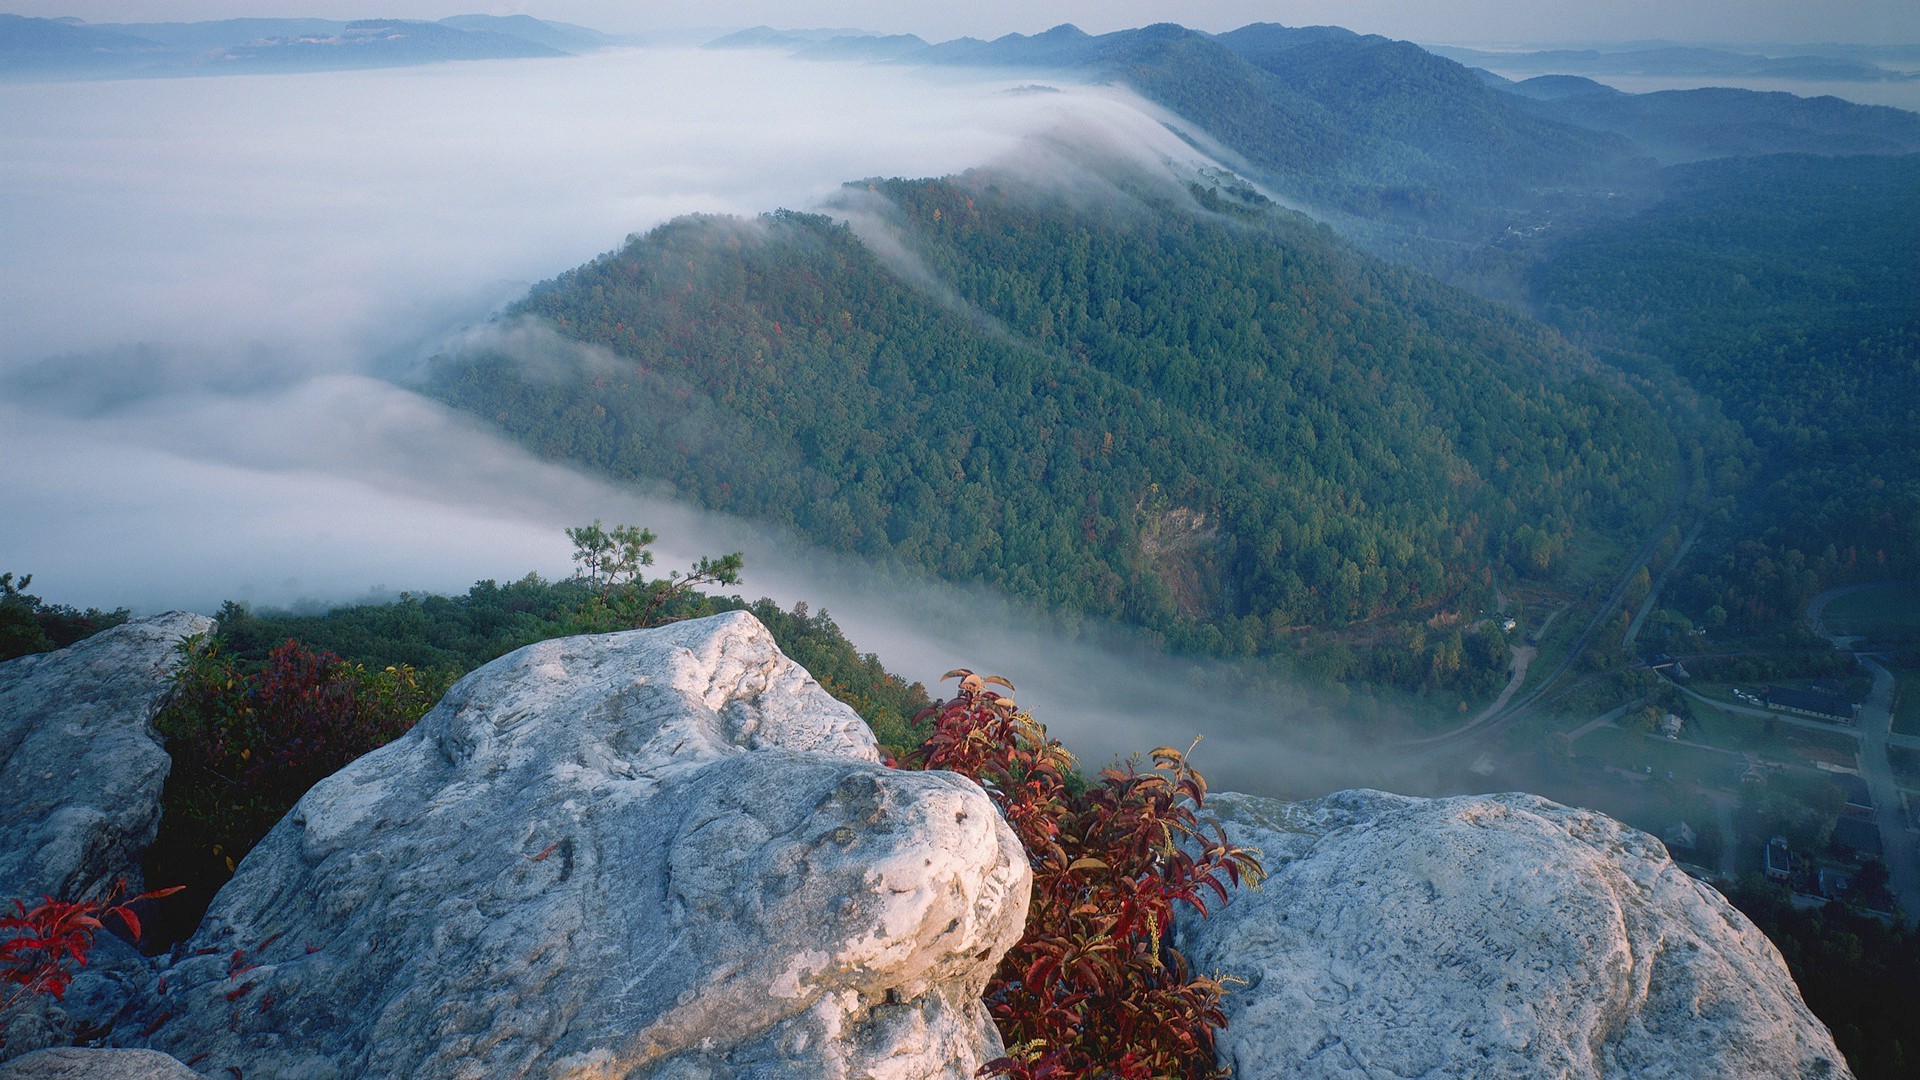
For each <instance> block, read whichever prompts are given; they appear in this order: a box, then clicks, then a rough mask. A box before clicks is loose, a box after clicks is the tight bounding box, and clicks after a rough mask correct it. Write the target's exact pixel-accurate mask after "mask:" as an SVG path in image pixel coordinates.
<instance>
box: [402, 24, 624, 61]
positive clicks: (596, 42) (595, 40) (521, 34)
mask: <svg viewBox="0 0 1920 1080" xmlns="http://www.w3.org/2000/svg"><path fill="white" fill-rule="evenodd" d="M440 25H442V26H451V27H453V28H454V29H456V30H471V31H480V32H484V33H489V34H501V35H504V36H506V37H512V38H519V39H520V40H521V41H530V42H532V43H534V44H535V45H545V46H546V47H547V48H549V49H558V50H559V51H561V52H566V53H575V52H588V51H591V50H593V49H600V48H605V47H606V46H608V45H612V44H614V43H616V42H617V41H618V40H619V39H618V38H616V37H614V36H613V35H612V34H603V33H601V32H600V31H598V30H594V29H590V28H588V27H585V26H575V25H573V24H572V23H563V22H552V21H550V20H547V19H536V18H534V17H533V16H531V15H453V16H449V17H448V18H445V19H441V20H440Z"/></svg>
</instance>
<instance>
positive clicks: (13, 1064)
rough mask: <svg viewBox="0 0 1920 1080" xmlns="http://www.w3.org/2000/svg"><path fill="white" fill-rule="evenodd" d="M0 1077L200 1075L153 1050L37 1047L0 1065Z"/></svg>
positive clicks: (188, 1079)
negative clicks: (42, 1048)
mask: <svg viewBox="0 0 1920 1080" xmlns="http://www.w3.org/2000/svg"><path fill="white" fill-rule="evenodd" d="M0 1080H200V1074H199V1073H197V1072H194V1071H193V1070H192V1069H189V1068H187V1067H186V1066H185V1065H182V1064H180V1062H179V1061H177V1060H175V1059H173V1058H171V1057H168V1056H167V1055H166V1054H162V1053H159V1052H158V1051H154V1050H83V1049H81V1048H79V1047H75V1046H60V1047H54V1048H52V1049H48V1050H36V1051H34V1052H33V1053H31V1054H28V1055H26V1056H24V1057H17V1058H14V1059H13V1060H12V1061H9V1062H7V1063H6V1064H5V1065H0Z"/></svg>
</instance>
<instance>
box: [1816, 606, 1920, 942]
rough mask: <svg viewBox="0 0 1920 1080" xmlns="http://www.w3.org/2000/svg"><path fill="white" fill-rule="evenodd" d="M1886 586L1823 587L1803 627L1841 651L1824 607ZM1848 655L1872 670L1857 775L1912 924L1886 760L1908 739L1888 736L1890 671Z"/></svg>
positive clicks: (1916, 870)
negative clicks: (1894, 747) (1870, 801)
mask: <svg viewBox="0 0 1920 1080" xmlns="http://www.w3.org/2000/svg"><path fill="white" fill-rule="evenodd" d="M1892 584H1896V583H1895V582H1884V581H1883V582H1875V583H1873V584H1869V585H1848V586H1844V587H1842V588H1838V589H1828V590H1827V591H1826V592H1823V593H1821V594H1820V595H1819V596H1816V597H1814V598H1813V602H1812V603H1810V604H1808V605H1807V626H1808V627H1809V628H1810V629H1812V630H1813V632H1814V633H1816V634H1819V635H1820V636H1821V637H1824V638H1826V639H1827V640H1828V641H1831V642H1833V647H1834V648H1836V649H1845V648H1847V645H1848V643H1849V642H1850V641H1851V640H1852V639H1851V638H1846V637H1842V636H1840V635H1837V634H1834V633H1832V632H1831V631H1829V630H1828V629H1827V624H1826V619H1825V616H1826V612H1827V605H1828V604H1830V603H1832V602H1833V601H1835V600H1837V599H1839V598H1840V597H1842V596H1846V595H1848V594H1850V593H1857V592H1864V591H1866V590H1868V589H1876V588H1884V587H1885V586H1888V585H1892ZM1854 657H1855V659H1857V660H1859V661H1860V663H1861V664H1863V665H1865V666H1866V668H1867V670H1868V671H1870V672H1872V673H1873V690H1872V692H1871V693H1869V694H1868V695H1867V700H1866V701H1865V702H1864V703H1863V704H1862V705H1861V706H1860V719H1859V725H1858V728H1857V730H1856V734H1857V736H1858V737H1859V741H1860V754H1859V761H1860V775H1861V777H1862V778H1864V779H1865V780H1866V782H1867V792H1868V793H1869V794H1870V795H1872V796H1873V808H1874V817H1875V819H1876V823H1877V824H1878V825H1879V826H1880V847H1881V849H1882V855H1881V860H1882V861H1883V862H1885V863H1886V864H1887V878H1888V883H1889V884H1890V885H1891V886H1892V888H1893V894H1894V896H1895V898H1897V899H1898V900H1899V901H1900V907H1901V909H1902V910H1903V911H1905V912H1906V916H1907V921H1908V922H1912V921H1914V920H1915V919H1916V918H1920V861H1916V860H1915V858H1914V853H1913V837H1912V834H1911V833H1910V832H1909V831H1908V829H1907V814H1906V804H1905V803H1904V802H1903V801H1902V800H1901V797H1900V785H1899V784H1898V783H1897V782H1896V781H1895V780H1894V776H1893V765H1892V763H1891V762H1890V761H1888V759H1887V746H1888V744H1889V743H1892V744H1894V745H1907V743H1908V741H1909V740H1907V739H1905V738H1904V737H1902V736H1898V735H1894V734H1893V673H1892V672H1890V671H1888V670H1887V669H1886V667H1885V666H1884V665H1882V664H1881V663H1880V661H1879V659H1878V658H1877V657H1874V656H1869V655H1867V654H1865V653H1855V654H1854Z"/></svg>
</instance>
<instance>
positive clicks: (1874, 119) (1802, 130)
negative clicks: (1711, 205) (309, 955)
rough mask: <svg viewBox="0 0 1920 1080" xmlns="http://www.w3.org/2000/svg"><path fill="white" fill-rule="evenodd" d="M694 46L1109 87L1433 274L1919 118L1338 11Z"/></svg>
mask: <svg viewBox="0 0 1920 1080" xmlns="http://www.w3.org/2000/svg"><path fill="white" fill-rule="evenodd" d="M708 47H710V48H774V49H780V50H782V51H784V52H786V53H788V54H789V55H793V56H800V57H807V58H816V59H840V60H846V59H860V60H869V61H885V62H890V63H903V64H928V65H936V64H937V65H955V66H970V67H1006V68H1017V69H1023V70H1025V71H1031V72H1038V73H1054V74H1057V75H1058V76H1059V77H1060V78H1062V79H1070V80H1073V81H1076V82H1087V81H1094V82H1113V83H1119V84H1123V85H1126V86H1129V87H1131V88H1133V89H1134V90H1136V91H1138V92H1139V93H1140V94H1142V95H1143V96H1145V97H1147V98H1149V99H1151V100H1153V101H1154V102H1156V103H1158V104H1160V105H1162V106H1164V107H1166V108H1167V109H1168V110H1170V111H1171V112H1173V113H1175V114H1177V115H1178V116H1179V117H1180V118H1181V120H1182V121H1184V122H1186V123H1190V124H1192V125H1193V126H1194V128H1196V129H1198V130H1197V131H1194V132H1189V134H1190V135H1198V134H1199V133H1202V132H1204V133H1205V134H1206V135H1208V136H1211V137H1212V138H1213V139H1214V140H1216V141H1217V142H1218V143H1219V144H1222V145H1224V147H1225V148H1226V149H1227V150H1229V151H1231V152H1232V154H1233V155H1238V157H1239V160H1238V161H1233V162H1229V163H1230V164H1232V165H1234V166H1235V167H1236V168H1240V169H1242V170H1244V171H1245V172H1246V173H1247V174H1248V175H1249V176H1252V177H1254V178H1256V179H1258V180H1259V181H1260V182H1262V183H1264V184H1266V185H1268V187H1269V190H1271V191H1274V192H1276V193H1278V194H1282V195H1284V196H1286V197H1288V198H1290V199H1292V200H1294V201H1296V202H1297V203H1299V204H1301V205H1304V206H1307V207H1309V208H1311V209H1312V210H1313V212H1314V213H1315V214H1316V215H1318V216H1319V217H1321V218H1322V219H1324V220H1326V221H1328V222H1330V223H1332V224H1334V225H1336V226H1337V227H1339V228H1340V229H1341V231H1342V232H1344V233H1346V234H1347V235H1348V236H1349V237H1351V238H1353V239H1355V240H1357V241H1359V242H1360V243H1362V244H1363V245H1365V246H1367V247H1368V248H1369V249H1371V250H1373V251H1374V252H1376V253H1378V254H1383V255H1387V256H1389V257H1391V258H1394V259H1397V260H1399V261H1402V262H1408V263H1411V264H1413V265H1416V266H1420V267H1422V268H1424V269H1428V270H1432V271H1434V272H1437V273H1441V274H1442V275H1443V276H1450V275H1452V274H1454V273H1455V272H1457V271H1459V270H1460V269H1461V267H1462V264H1463V262H1465V261H1470V260H1481V261H1484V249H1485V246H1486V245H1488V244H1489V243H1497V242H1500V240H1501V238H1503V237H1507V238H1515V237H1532V236H1538V237H1540V238H1541V239H1547V238H1549V237H1550V236H1552V235H1557V234H1559V233H1561V232H1564V231H1566V230H1567V229H1568V228H1569V227H1572V226H1576V225H1577V224H1578V223H1580V222H1585V221H1591V220H1595V219H1597V218H1606V217H1610V216H1612V215H1616V214H1619V213H1621V212H1624V211H1626V210H1628V209H1630V208H1632V207H1634V206H1638V205H1643V204H1644V202H1645V201H1646V200H1648V199H1652V198H1657V196H1658V192H1659V189H1660V186H1661V183H1662V181H1661V179H1660V177H1659V173H1658V169H1659V167H1660V166H1665V165H1673V164H1680V163H1685V162H1690V161H1700V160H1706V159H1711V158H1715V157H1722V156H1726V155H1729V154H1738V155H1753V154H1775V153H1813V154H1826V155H1833V154H1860V153H1872V154H1900V153H1911V152H1914V151H1920V114H1915V113H1911V112H1906V111H1904V110H1900V109H1893V108H1888V107H1885V106H1867V105H1856V104H1853V103H1851V102H1846V101H1841V100H1838V99H1835V98H1803V97H1797V96H1794V95H1791V94H1783V93H1762V92H1757V91H1749V90H1729V89H1717V90H1691V91H1663V92H1658V93H1650V94H1626V93H1621V92H1618V91H1616V90H1613V89H1611V88H1609V87H1607V86H1604V85H1602V84H1600V83H1598V82H1594V81H1592V80H1590V79H1585V78H1580V77H1577V76H1566V75H1549V76H1542V77H1541V78H1538V79H1529V80H1527V81H1524V82H1519V83H1515V82H1512V81H1509V80H1507V79H1505V78H1502V77H1500V76H1498V75H1493V74H1491V73H1488V72H1486V71H1483V70H1476V69H1473V68H1469V67H1467V66H1465V65H1464V64H1463V63H1461V62H1459V61H1457V60H1454V59H1450V58H1449V53H1450V52H1460V51H1461V50H1451V51H1450V50H1447V49H1433V50H1429V49H1424V48H1422V47H1420V46H1418V45H1415V44H1413V43H1411V42H1406V41H1396V40H1393V39H1390V38H1385V37H1381V36H1378V35H1372V34H1357V33H1354V32H1353V31H1351V30H1346V29H1342V28H1340V27H1335V26H1307V27H1287V26H1280V25H1276V24H1272V23H1256V24H1253V25H1250V26H1245V27H1241V28H1240V29H1238V30H1234V31H1232V32H1229V33H1224V34H1209V33H1205V32H1203V31H1198V30H1191V29H1188V28H1186V27H1182V26H1176V25H1173V24H1170V23H1162V24H1158V25H1154V26H1147V27H1142V28H1139V29H1134V30H1123V31H1118V32H1115V33H1110V34H1100V35H1093V34H1087V33H1085V32H1083V31H1081V30H1080V29H1078V28H1076V27H1074V26H1070V25H1063V26H1057V27H1055V28H1053V29H1051V30H1048V31H1046V32H1044V33H1040V34H1033V35H1026V34H1008V35H1006V36H1004V37H999V38H995V39H993V40H991V41H981V40H977V39H973V38H961V39H958V40H955V41H947V42H941V43H938V44H930V43H928V42H925V41H923V40H921V39H919V38H915V37H911V36H891V37H880V36H874V35H860V34H844V33H839V32H834V31H780V30H773V29H771V28H768V27H756V28H754V29H752V30H746V31H741V32H739V33H735V34H730V35H727V36H725V37H722V38H719V39H717V40H715V41H713V42H711V43H709V46H708ZM1655 53H1659V54H1661V55H1665V56H1667V58H1668V60H1669V61H1670V62H1671V63H1674V64H1679V63H1681V62H1682V61H1683V60H1685V59H1687V58H1688V57H1691V58H1692V60H1693V62H1695V63H1696V64H1700V63H1706V62H1707V61H1708V60H1712V59H1714V58H1716V57H1718V58H1720V61H1717V62H1723V66H1725V65H1726V64H1730V63H1731V61H1727V60H1725V58H1726V57H1732V56H1734V55H1735V54H1731V53H1726V52H1723V51H1720V50H1708V49H1694V50H1685V49H1672V48H1665V47H1657V48H1656V47H1649V48H1646V49H1637V50H1633V51H1631V52H1620V53H1614V54H1608V55H1611V56H1614V57H1616V58H1621V59H1620V62H1622V63H1625V62H1628V60H1630V59H1631V58H1632V57H1635V56H1640V57H1645V56H1650V55H1653V54H1655ZM1681 54H1685V55H1684V56H1683V55H1681ZM1500 55H1501V58H1502V59H1503V60H1505V59H1510V55H1509V54H1500ZM1516 55H1517V54H1516ZM1534 55H1536V56H1537V57H1547V56H1549V55H1550V54H1545V53H1542V54H1534ZM1568 55H1570V56H1571V55H1575V54H1568ZM1578 55H1585V54H1578ZM1596 55H1599V54H1596ZM1875 55H1876V56H1877V55H1878V54H1875ZM1888 55H1890V56H1892V57H1893V59H1895V60H1897V59H1898V57H1899V56H1901V55H1904V54H1900V53H1898V52H1897V51H1896V52H1895V53H1893V54H1888ZM1475 58H1478V54H1474V56H1472V57H1469V59H1475ZM1748 59H1755V60H1765V59H1766V58H1764V57H1750V58H1748ZM1871 59H1872V57H1866V56H1864V55H1863V56H1861V57H1852V56H1843V57H1840V58H1838V59H1835V60H1834V61H1833V62H1834V63H1848V64H1856V65H1859V66H1862V67H1866V66H1872V63H1871ZM1541 62H1543V63H1544V62H1545V61H1544V60H1542V61H1541ZM1773 70H1774V73H1775V74H1778V73H1780V72H1783V71H1785V70H1786V68H1784V67H1776V68H1775V69H1773ZM1810 70H1811V68H1806V69H1804V70H1803V71H1802V74H1803V75H1804V74H1805V72H1806V71H1810ZM1875 70H1881V69H1878V68H1876V69H1875Z"/></svg>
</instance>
